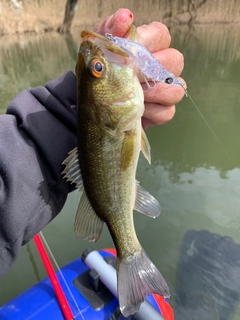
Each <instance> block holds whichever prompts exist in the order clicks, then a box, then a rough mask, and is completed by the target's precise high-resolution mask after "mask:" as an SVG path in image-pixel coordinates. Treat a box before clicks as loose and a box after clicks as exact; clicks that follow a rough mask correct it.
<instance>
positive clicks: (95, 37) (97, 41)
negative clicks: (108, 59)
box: [80, 30, 129, 58]
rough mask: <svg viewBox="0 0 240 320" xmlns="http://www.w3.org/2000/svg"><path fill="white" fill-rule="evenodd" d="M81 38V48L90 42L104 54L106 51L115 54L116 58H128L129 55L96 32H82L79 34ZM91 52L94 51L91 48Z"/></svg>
mask: <svg viewBox="0 0 240 320" xmlns="http://www.w3.org/2000/svg"><path fill="white" fill-rule="evenodd" d="M81 37H82V41H83V42H82V46H84V42H86V41H88V43H89V42H91V43H92V44H94V45H95V46H96V47H97V48H99V49H101V50H102V51H103V52H104V53H106V50H107V51H109V52H112V53H114V54H117V55H118V56H120V57H123V58H128V57H129V55H128V54H127V53H126V52H125V51H124V50H122V49H121V48H119V47H118V46H117V45H115V44H114V43H113V42H112V41H111V40H109V39H107V38H106V37H104V36H102V35H100V34H98V33H96V32H93V31H87V30H83V31H82V32H81ZM97 48H96V49H97ZM89 49H90V48H89ZM80 50H81V48H80ZM91 50H92V51H94V47H93V46H92V47H91Z"/></svg>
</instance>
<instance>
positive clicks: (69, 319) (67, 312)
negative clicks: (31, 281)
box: [33, 234, 74, 320]
mask: <svg viewBox="0 0 240 320" xmlns="http://www.w3.org/2000/svg"><path fill="white" fill-rule="evenodd" d="M33 240H34V242H35V245H36V247H37V249H38V252H39V255H40V257H41V260H42V262H43V264H44V267H45V270H46V271H47V273H48V276H49V278H50V280H51V283H52V286H53V288H54V291H55V293H56V296H57V299H58V303H59V305H60V307H61V309H62V312H63V314H64V318H65V320H73V319H74V316H73V314H72V311H71V309H70V307H69V304H68V302H67V299H66V297H65V295H64V293H63V290H62V288H61V285H60V283H59V281H58V278H57V276H56V273H55V271H54V268H53V266H52V263H51V261H50V259H49V257H48V254H47V252H46V250H45V247H44V245H43V242H42V240H41V237H40V236H39V234H37V235H35V236H34V238H33Z"/></svg>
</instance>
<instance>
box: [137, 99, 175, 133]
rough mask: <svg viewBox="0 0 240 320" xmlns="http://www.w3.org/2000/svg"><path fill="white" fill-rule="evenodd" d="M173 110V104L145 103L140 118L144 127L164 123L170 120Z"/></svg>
mask: <svg viewBox="0 0 240 320" xmlns="http://www.w3.org/2000/svg"><path fill="white" fill-rule="evenodd" d="M175 111H176V108H175V105H171V106H163V105H159V104H156V103H147V104H146V108H145V111H144V114H143V118H142V123H143V125H144V128H146V127H150V126H153V125H163V124H165V123H166V122H168V121H170V120H172V118H173V117H174V114H175Z"/></svg>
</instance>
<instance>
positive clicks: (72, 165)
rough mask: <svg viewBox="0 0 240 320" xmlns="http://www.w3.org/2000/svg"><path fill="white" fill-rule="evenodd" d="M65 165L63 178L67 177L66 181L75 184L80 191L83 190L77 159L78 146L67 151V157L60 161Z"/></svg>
mask: <svg viewBox="0 0 240 320" xmlns="http://www.w3.org/2000/svg"><path fill="white" fill-rule="evenodd" d="M62 164H63V165H65V169H64V170H63V172H62V173H63V174H64V178H67V181H70V182H71V183H75V184H76V188H78V189H79V190H80V191H82V190H83V180H82V175H81V170H80V165H79V160H78V148H74V149H73V150H72V151H70V152H69V155H68V157H67V158H66V159H65V160H64V161H63V163H62Z"/></svg>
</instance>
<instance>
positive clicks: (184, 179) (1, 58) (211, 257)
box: [0, 26, 240, 320]
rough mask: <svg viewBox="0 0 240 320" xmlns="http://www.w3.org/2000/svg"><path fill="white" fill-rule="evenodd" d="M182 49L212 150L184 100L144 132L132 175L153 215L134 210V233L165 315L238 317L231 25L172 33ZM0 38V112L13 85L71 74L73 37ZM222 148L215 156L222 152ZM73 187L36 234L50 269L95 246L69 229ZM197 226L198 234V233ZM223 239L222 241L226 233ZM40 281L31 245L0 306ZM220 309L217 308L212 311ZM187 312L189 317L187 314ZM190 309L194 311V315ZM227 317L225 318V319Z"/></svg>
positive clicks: (239, 110)
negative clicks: (164, 288) (156, 211)
mask: <svg viewBox="0 0 240 320" xmlns="http://www.w3.org/2000/svg"><path fill="white" fill-rule="evenodd" d="M171 33H172V39H173V42H172V45H173V46H174V47H176V48H178V49H179V50H180V51H182V52H183V53H184V56H185V71H184V74H183V76H184V78H185V79H186V81H187V83H188V88H189V93H190V94H191V96H192V98H193V99H194V100H195V102H196V104H197V105H198V107H199V109H200V110H201V112H202V113H203V114H204V116H205V118H206V119H207V121H208V123H209V125H210V126H211V128H212V129H213V130H214V132H215V133H216V135H217V137H218V139H219V141H220V142H221V144H222V146H220V145H219V143H218V142H217V141H216V139H215V138H214V136H213V134H212V133H211V132H210V130H209V129H208V127H207V126H206V124H205V122H204V121H203V119H202V118H201V116H200V115H199V114H198V112H197V110H196V108H195V107H194V106H193V104H192V103H191V101H190V99H189V98H184V99H183V101H182V102H181V103H179V104H178V106H177V113H176V116H175V117H174V119H173V120H172V121H171V122H170V123H168V124H167V125H164V126H161V127H155V128H151V129H149V130H147V135H148V137H149V141H150V144H151V147H152V165H151V166H149V165H148V163H147V162H146V161H145V159H143V158H142V157H141V158H140V161H139V167H138V174H137V176H138V179H139V180H140V181H142V185H143V186H144V187H145V188H146V189H147V190H149V192H151V193H152V194H153V195H154V196H155V197H156V198H157V199H158V200H159V202H160V203H161V205H162V214H161V216H160V217H159V218H158V219H156V220H151V219H148V218H146V217H144V216H142V215H140V214H138V213H136V214H135V224H136V230H137V234H138V237H139V239H140V241H141V243H142V245H143V247H144V248H145V250H146V251H147V252H148V254H149V256H150V257H151V258H152V260H153V262H154V263H155V264H156V265H157V266H158V268H159V269H160V270H161V272H162V273H163V275H164V276H165V278H166V280H167V282H168V284H169V286H170V289H171V292H172V299H171V304H172V306H173V307H174V309H175V311H176V315H175V318H176V319H177V320H182V319H191V320H193V319H200V318H202V319H224V320H228V319H234V320H237V319H239V318H240V309H239V310H238V307H239V301H240V296H239V295H240V289H239V288H240V258H239V256H240V245H239V246H238V244H240V197H239V194H240V186H239V181H240V169H239V167H240V149H239V148H238V146H239V142H238V141H239V136H240V98H239V84H240V81H239V70H240V31H239V30H237V28H235V27H230V26H220V27H216V26H215V27H214V26H206V27H200V26H196V27H195V30H191V31H189V30H187V29H186V30H185V29H172V30H171ZM9 41H10V40H8V39H0V108H1V112H2V113H3V112H4V111H5V109H6V107H7V105H8V103H9V102H10V100H11V99H12V98H13V97H14V96H15V95H16V94H17V93H18V92H20V91H21V90H23V89H26V88H30V87H32V86H37V85H43V84H44V83H45V82H46V81H48V80H50V79H52V78H54V77H57V76H60V75H61V74H62V73H63V72H64V71H66V70H67V69H72V70H74V66H75V57H76V52H77V48H78V42H79V40H78V37H77V35H74V37H73V38H65V37H61V36H59V35H56V34H47V35H42V36H24V37H20V38H16V39H11V43H10V42H9ZM224 149H225V150H226V152H225V150H224ZM78 200H79V193H78V192H74V193H72V194H71V195H70V196H69V199H68V201H67V203H66V206H65V207H64V209H63V210H62V212H61V213H60V215H59V216H58V217H57V218H56V219H55V220H54V221H53V222H52V223H51V224H50V225H49V226H47V227H46V228H45V230H44V234H45V236H46V238H47V240H48V242H49V245H50V247H51V248H52V251H53V252H54V255H55V257H56V259H57V261H58V263H59V264H60V266H62V265H64V264H66V263H68V262H69V261H71V260H72V259H74V258H76V257H77V256H79V255H80V254H81V253H82V251H83V250H84V249H85V248H87V247H90V246H93V247H95V248H101V247H106V246H107V247H109V246H112V240H111V238H110V236H109V234H108V231H107V230H106V228H105V230H104V232H103V235H102V236H101V238H100V240H99V241H98V242H97V244H95V245H92V244H91V245H90V244H89V243H87V242H84V241H80V240H78V239H77V237H76V236H75V235H74V232H73V221H74V215H75V211H76V208H77V204H78ZM200 230H205V231H206V232H204V231H202V232H200ZM229 237H230V238H229ZM43 277H45V271H44V269H43V267H42V264H41V261H40V260H39V258H38V254H37V252H36V249H35V247H34V244H33V243H29V244H28V245H27V246H25V247H23V248H22V250H21V254H20V256H19V258H18V260H17V262H16V263H15V264H14V265H13V267H12V268H11V269H10V270H9V272H8V274H7V275H6V276H5V277H4V278H2V279H0V304H3V303H5V302H6V301H8V300H9V299H11V298H13V297H14V296H16V295H17V294H19V293H21V292H22V291H24V290H26V289H27V288H28V287H30V286H31V285H33V284H34V283H36V282H37V281H38V280H39V279H40V278H43ZM220 305H221V307H220ZM192 312H193V313H192ZM194 312H195V313H194ZM234 314H235V315H234Z"/></svg>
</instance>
